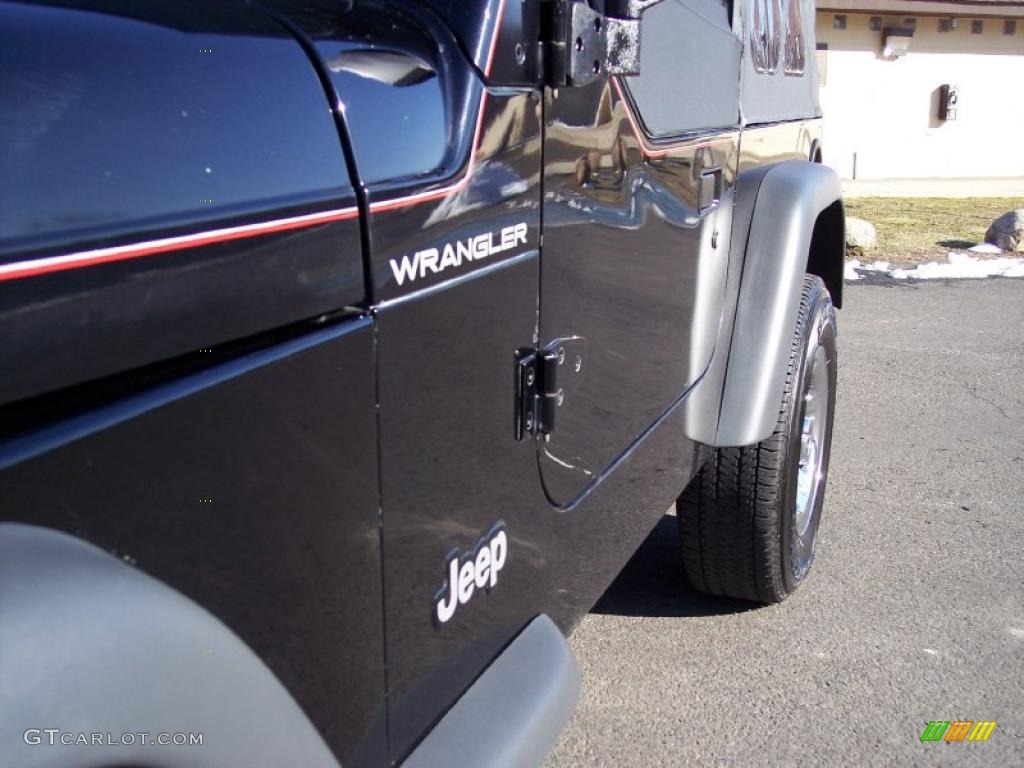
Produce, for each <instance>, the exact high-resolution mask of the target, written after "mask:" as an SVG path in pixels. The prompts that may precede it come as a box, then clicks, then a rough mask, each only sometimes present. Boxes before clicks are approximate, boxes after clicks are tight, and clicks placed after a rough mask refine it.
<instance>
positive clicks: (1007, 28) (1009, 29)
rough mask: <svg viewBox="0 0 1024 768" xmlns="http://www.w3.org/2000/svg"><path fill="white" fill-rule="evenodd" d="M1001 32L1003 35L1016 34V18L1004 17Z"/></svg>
mask: <svg viewBox="0 0 1024 768" xmlns="http://www.w3.org/2000/svg"><path fill="white" fill-rule="evenodd" d="M1003 34H1004V35H1016V34H1017V20H1016V19H1006V20H1005V21H1004V22H1003Z"/></svg>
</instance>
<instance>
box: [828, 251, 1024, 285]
mask: <svg viewBox="0 0 1024 768" xmlns="http://www.w3.org/2000/svg"><path fill="white" fill-rule="evenodd" d="M992 247H993V248H994V247H995V246H992ZM978 248H980V246H975V247H974V248H972V249H971V250H974V251H975V252H976V253H992V251H988V250H985V251H979V250H976V249H978ZM994 252H995V253H1001V251H999V249H998V248H996V249H995V251H994ZM862 272H881V273H883V274H885V275H888V276H889V277H891V278H893V279H894V280H906V279H908V278H911V279H914V280H952V279H969V278H980V277H1024V258H1020V257H1003V258H998V259H981V258H978V257H977V256H972V255H971V254H969V253H961V252H959V251H953V252H951V253H950V254H949V256H948V260H947V261H946V262H945V263H942V262H939V261H929V262H928V263H927V264H918V265H917V266H916V267H914V268H912V269H890V268H889V262H888V261H876V262H872V263H871V264H861V262H860V261H859V260H858V259H852V260H851V261H848V262H846V267H845V270H844V274H843V276H844V277H845V278H846V279H847V280H859V279H860V278H861V274H860V273H862Z"/></svg>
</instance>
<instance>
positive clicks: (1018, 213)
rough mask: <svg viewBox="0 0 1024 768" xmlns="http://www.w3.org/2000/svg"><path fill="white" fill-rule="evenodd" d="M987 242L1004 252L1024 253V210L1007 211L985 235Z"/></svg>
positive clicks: (993, 223)
mask: <svg viewBox="0 0 1024 768" xmlns="http://www.w3.org/2000/svg"><path fill="white" fill-rule="evenodd" d="M985 242H987V243H992V244H993V245H997V246H999V247H1000V248H1002V249H1003V250H1004V251H1024V208H1018V209H1017V210H1015V211H1007V212H1006V213H1004V214H1003V215H1002V216H1000V217H999V218H998V219H996V220H995V221H993V222H992V226H990V227H989V228H988V231H987V232H986V233H985Z"/></svg>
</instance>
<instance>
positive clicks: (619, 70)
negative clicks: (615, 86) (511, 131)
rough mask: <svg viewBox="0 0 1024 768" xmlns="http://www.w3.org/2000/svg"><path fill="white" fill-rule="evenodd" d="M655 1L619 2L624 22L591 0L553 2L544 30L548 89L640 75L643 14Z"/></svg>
mask: <svg viewBox="0 0 1024 768" xmlns="http://www.w3.org/2000/svg"><path fill="white" fill-rule="evenodd" d="M649 4H650V2H649V0H647V1H645V0H632V1H631V2H623V3H617V4H614V5H616V6H621V8H619V7H617V8H615V9H613V10H616V11H618V12H619V13H620V14H621V15H622V16H623V17H625V16H630V17H631V18H621V17H619V16H616V15H613V14H612V13H609V14H608V15H606V14H603V13H598V12H597V11H595V10H593V9H592V8H591V7H590V6H589V5H587V3H586V2H585V0H548V2H546V3H543V6H544V7H545V13H544V16H543V22H542V26H541V39H542V41H543V48H544V77H545V81H546V82H547V84H548V85H551V86H554V87H556V88H558V87H563V86H580V85H586V84H587V83H590V82H592V81H594V80H597V79H598V78H601V77H607V76H608V75H636V74H639V73H640V19H639V16H640V13H641V11H642V10H643V9H644V8H645V7H646V6H647V5H649ZM609 5H613V4H609Z"/></svg>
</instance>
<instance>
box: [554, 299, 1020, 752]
mask: <svg viewBox="0 0 1024 768" xmlns="http://www.w3.org/2000/svg"><path fill="white" fill-rule="evenodd" d="M846 291H847V294H846V302H847V304H846V308H845V309H843V310H842V311H841V312H840V315H839V322H840V333H839V354H840V374H839V375H840V383H839V395H838V401H837V410H836V428H835V437H834V445H833V454H832V467H831V470H830V473H829V474H830V477H829V483H828V489H827V494H826V499H825V511H824V517H823V520H822V529H821V536H820V540H819V545H818V554H817V560H816V562H815V564H814V568H813V572H812V574H811V576H810V577H809V580H808V581H807V582H805V583H804V584H803V586H802V587H801V588H800V590H799V591H798V592H797V593H796V594H795V595H793V596H792V597H791V598H790V599H788V600H787V601H786V602H784V603H783V604H781V605H777V606H772V607H767V608H761V607H751V606H750V605H749V604H744V603H739V602H733V601H729V600H723V599H717V598H710V597H705V596H702V595H699V594H697V593H694V592H692V591H689V590H687V589H686V588H685V587H684V586H683V584H682V575H681V570H680V564H679V560H678V556H677V553H676V531H675V520H674V518H673V517H672V514H671V512H670V513H669V514H667V515H666V516H665V517H664V518H663V519H662V520H661V522H660V523H659V525H658V527H657V528H656V529H655V530H654V531H653V532H652V534H651V535H650V537H649V538H648V539H647V541H646V542H645V543H644V545H643V547H642V548H641V549H640V550H639V551H638V553H637V555H636V556H635V557H634V558H633V560H631V561H630V563H629V564H628V565H627V566H626V568H625V569H624V570H623V572H622V573H621V574H620V576H619V578H618V579H617V580H616V581H615V583H614V584H613V585H612V586H611V587H610V588H609V590H608V591H607V592H606V594H605V595H604V597H603V598H602V599H601V601H600V602H599V603H598V604H597V606H595V608H594V609H593V611H592V612H591V614H590V615H589V616H587V617H586V618H585V619H584V620H583V622H582V623H581V624H580V626H579V627H578V628H577V629H576V631H575V632H574V634H573V635H572V637H571V639H570V643H571V645H572V647H573V650H574V651H575V653H576V656H577V658H578V659H579V661H580V667H581V670H582V675H583V690H582V693H581V697H580V703H579V707H578V709H577V711H576V714H575V715H574V717H573V719H572V721H571V722H570V724H569V726H568V728H567V729H566V730H565V732H564V733H563V735H562V738H561V741H560V743H559V744H558V746H557V747H556V749H555V750H554V751H553V752H552V754H551V756H550V758H549V760H548V765H549V766H550V767H551V768H555V767H556V766H557V767H560V766H589V765H601V766H605V765H607V766H653V765H658V766H678V765H739V766H754V765H787V766H789V765H792V766H805V765H829V766H831V765H850V766H868V765H881V766H890V765H944V766H945V765H949V766H959V765H978V766H1014V765H1016V766H1021V765H1024V522H1022V515H1024V280H1020V279H1017V280H1014V279H991V280H984V281H956V282H922V283H917V284H907V283H900V282H896V281H891V280H887V279H879V280H877V281H875V284H869V285H864V284H848V285H847V286H846ZM958 719H959V720H974V721H978V720H994V721H997V726H996V727H995V729H994V730H993V731H992V734H991V736H990V737H989V739H988V741H987V742H983V743H969V742H961V743H945V742H937V743H922V742H921V741H920V736H921V734H922V732H923V731H924V729H925V726H926V725H927V723H928V722H929V721H931V720H942V721H946V720H949V721H953V720H958Z"/></svg>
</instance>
